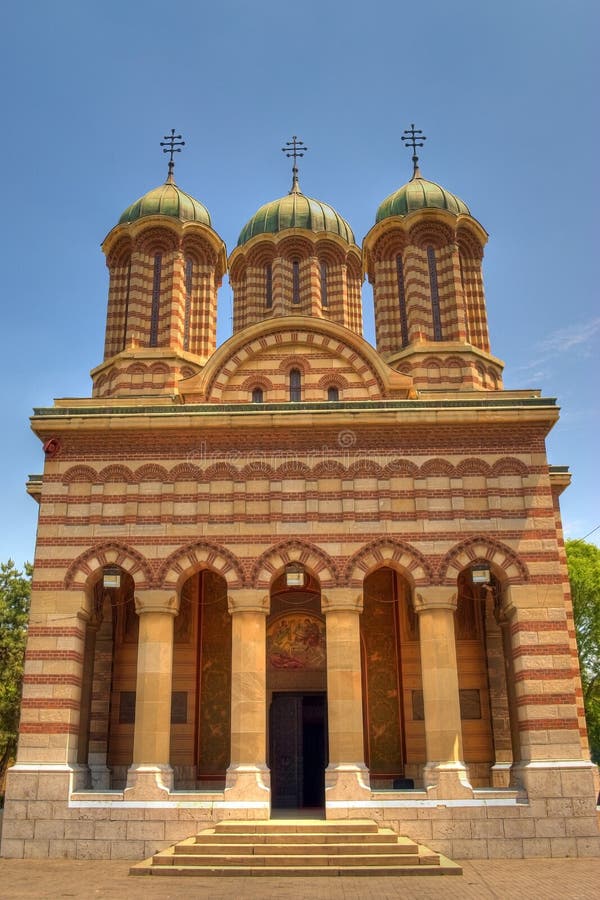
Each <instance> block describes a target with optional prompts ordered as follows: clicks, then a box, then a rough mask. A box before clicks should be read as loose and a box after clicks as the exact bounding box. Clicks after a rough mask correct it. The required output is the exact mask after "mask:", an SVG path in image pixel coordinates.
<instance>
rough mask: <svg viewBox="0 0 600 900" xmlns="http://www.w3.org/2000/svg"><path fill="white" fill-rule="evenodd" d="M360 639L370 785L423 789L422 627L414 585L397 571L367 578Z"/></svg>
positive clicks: (387, 570) (379, 571)
mask: <svg viewBox="0 0 600 900" xmlns="http://www.w3.org/2000/svg"><path fill="white" fill-rule="evenodd" d="M360 634H361V654H362V680H363V711H364V720H365V724H364V735H365V761H366V763H367V766H368V768H369V772H370V779H371V786H372V787H373V788H378V787H379V788H392V787H393V788H397V789H403V788H405V789H406V788H412V787H417V786H420V784H421V783H422V771H423V766H424V765H425V761H426V750H425V722H424V714H423V689H422V681H421V654H420V648H419V627H418V619H417V616H416V614H415V612H414V609H413V605H412V601H411V596H410V585H409V583H408V581H407V580H406V579H405V578H404V577H403V576H402V575H400V574H399V573H398V572H396V571H395V570H393V569H391V568H388V567H382V568H379V569H377V570H376V571H374V572H372V573H371V574H370V575H368V576H367V577H366V578H365V581H364V589H363V612H362V614H361V617H360Z"/></svg>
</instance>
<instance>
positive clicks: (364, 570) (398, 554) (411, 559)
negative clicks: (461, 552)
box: [344, 538, 433, 587]
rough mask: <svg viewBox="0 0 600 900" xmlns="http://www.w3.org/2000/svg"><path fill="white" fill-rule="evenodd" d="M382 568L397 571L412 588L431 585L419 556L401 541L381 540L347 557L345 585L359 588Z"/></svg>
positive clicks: (430, 573) (427, 567) (430, 575)
mask: <svg viewBox="0 0 600 900" xmlns="http://www.w3.org/2000/svg"><path fill="white" fill-rule="evenodd" d="M381 566H389V567H390V568H392V569H396V570H398V571H400V572H401V573H402V575H404V576H405V577H407V578H408V580H409V582H410V583H411V586H415V585H426V584H430V583H431V581H432V578H433V570H432V568H431V566H430V564H429V562H428V561H427V560H426V559H425V557H424V556H423V555H422V553H420V552H419V551H418V550H415V548H414V547H411V546H410V545H409V544H405V543H404V542H403V541H394V540H392V539H391V538H381V539H379V540H377V541H373V542H372V543H370V544H367V545H366V546H365V547H362V548H361V549H360V550H358V551H357V552H356V553H355V554H354V555H353V556H352V557H350V559H349V560H348V562H347V563H346V568H345V570H344V583H345V584H347V585H349V586H351V587H362V584H363V581H364V580H365V578H366V576H367V575H369V574H370V573H371V572H374V571H375V569H379V568H380V567H381Z"/></svg>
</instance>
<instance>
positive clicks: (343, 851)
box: [177, 838, 418, 856]
mask: <svg viewBox="0 0 600 900" xmlns="http://www.w3.org/2000/svg"><path fill="white" fill-rule="evenodd" d="M324 851H325V852H327V853H329V854H337V855H347V854H355V853H365V852H368V853H398V854H400V855H403V854H411V853H417V852H418V845H417V844H415V842H414V841H408V840H407V841H406V842H403V843H393V842H389V841H388V842H386V843H383V842H381V843H375V842H373V841H371V842H369V843H364V842H362V841H361V842H353V843H349V842H348V843H344V842H339V841H328V842H327V843H324V842H321V841H319V842H318V843H302V844H287V843H277V844H275V843H271V842H269V843H268V844H255V843H253V842H250V841H248V840H245V841H243V842H242V841H239V842H237V843H231V844H215V843H197V842H196V840H195V839H194V838H189V843H188V842H187V841H182V842H181V843H179V844H177V852H178V853H189V854H192V855H194V856H203V855H205V854H209V855H210V854H211V853H212V854H215V853H221V854H222V855H223V856H234V855H235V854H239V853H254V854H259V853H260V854H262V855H265V854H268V855H269V856H273V855H278V854H282V855H286V856H297V855H300V856H304V855H309V854H319V853H323V852H324Z"/></svg>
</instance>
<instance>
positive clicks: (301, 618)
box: [267, 613, 327, 670]
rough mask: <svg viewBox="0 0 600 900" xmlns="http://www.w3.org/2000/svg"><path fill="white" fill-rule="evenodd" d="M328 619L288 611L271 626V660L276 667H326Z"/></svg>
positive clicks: (269, 632) (268, 639)
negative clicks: (326, 623)
mask: <svg viewBox="0 0 600 900" xmlns="http://www.w3.org/2000/svg"><path fill="white" fill-rule="evenodd" d="M326 658H327V657H326V643H325V622H324V621H323V620H322V619H320V618H318V616H313V615H311V614H310V613H284V614H283V615H281V616H277V618H276V619H274V621H273V622H271V623H270V625H269V626H268V628H267V661H268V664H269V666H271V667H272V668H274V669H312V670H315V669H316V670H323V669H325V663H326Z"/></svg>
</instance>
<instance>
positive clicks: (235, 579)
mask: <svg viewBox="0 0 600 900" xmlns="http://www.w3.org/2000/svg"><path fill="white" fill-rule="evenodd" d="M201 569H210V570H211V571H212V572H216V573H217V575H221V576H222V577H223V578H224V579H225V581H226V582H227V587H228V588H240V587H242V585H243V583H244V575H243V572H242V567H241V565H240V563H239V560H238V559H236V557H235V556H234V555H233V553H230V552H229V550H226V549H225V547H221V546H220V545H219V544H212V543H210V542H209V541H193V542H191V543H189V544H186V545H185V546H184V547H180V548H179V549H178V550H175V551H174V552H173V553H171V555H170V556H168V557H167V559H166V560H165V561H164V563H163V564H162V566H161V567H160V569H159V572H158V576H157V581H158V586H160V587H164V588H173V589H175V590H179V589H180V588H181V586H182V585H183V583H184V582H185V581H187V579H188V578H190V577H191V576H192V575H193V574H194V573H195V572H198V571H200V570H201Z"/></svg>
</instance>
